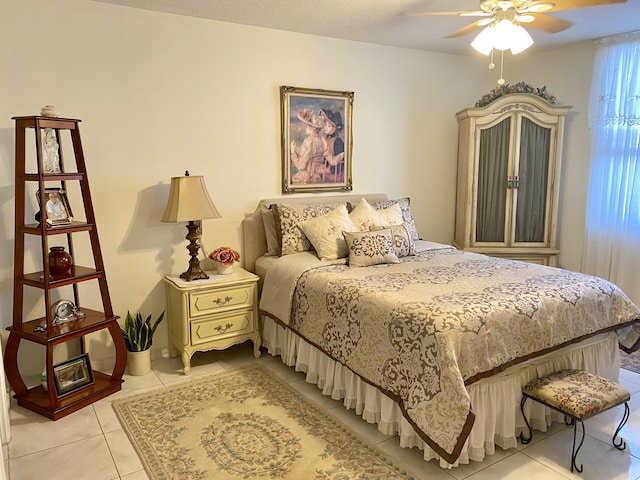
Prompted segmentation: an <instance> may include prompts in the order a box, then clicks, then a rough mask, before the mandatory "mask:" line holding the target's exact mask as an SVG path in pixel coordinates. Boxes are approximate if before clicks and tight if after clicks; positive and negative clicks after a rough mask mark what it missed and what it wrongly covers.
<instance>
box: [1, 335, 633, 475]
mask: <svg viewBox="0 0 640 480" xmlns="http://www.w3.org/2000/svg"><path fill="white" fill-rule="evenodd" d="M247 362H261V363H263V364H264V365H266V366H267V367H269V368H270V369H272V370H273V371H274V372H275V373H277V374H278V375H280V376H281V377H282V378H284V379H286V380H287V381H289V382H291V384H292V385H294V386H295V387H296V388H298V389H300V391H302V392H303V393H304V394H305V395H308V396H309V397H311V398H313V399H314V400H315V401H316V402H318V403H320V404H321V405H322V406H324V407H325V408H326V409H327V410H328V411H330V412H331V413H332V414H334V415H336V416H337V417H339V418H340V419H341V420H343V421H344V422H345V423H348V424H349V425H350V426H351V427H352V428H354V429H355V430H356V431H358V432H360V433H361V434H363V435H365V436H366V437H367V438H368V439H369V440H370V441H372V442H374V443H376V444H377V445H378V446H379V447H380V448H382V449H383V450H385V451H387V452H389V453H390V454H392V455H394V456H395V457H396V458H398V459H399V460H400V461H402V462H403V463H404V464H405V465H407V466H408V468H409V469H410V470H411V471H412V472H414V474H415V476H416V478H418V479H429V480H452V479H458V480H462V479H465V480H495V479H502V480H524V479H526V480H538V479H539V480H543V479H544V480H563V479H567V478H582V479H589V480H605V479H606V480H623V479H629V480H638V479H640V375H638V374H635V373H632V372H628V371H626V370H623V371H622V372H621V379H620V381H621V383H622V384H623V385H624V386H625V387H627V388H628V389H629V390H630V391H631V392H632V398H631V402H630V407H631V412H632V413H631V417H630V419H629V421H628V423H627V425H626V427H625V428H624V429H623V431H622V436H623V437H624V438H625V440H626V441H627V450H625V451H624V452H621V451H618V450H616V449H615V448H613V446H612V445H611V443H610V440H611V435H612V432H613V431H614V429H615V425H617V423H618V421H619V419H620V418H621V410H620V409H612V410H610V411H608V412H605V413H602V414H600V415H598V416H596V417H594V418H592V419H591V420H589V421H587V422H586V427H587V438H586V439H585V443H584V445H583V447H582V450H581V451H580V453H579V456H578V462H582V463H583V464H584V472H583V473H582V474H577V473H576V474H572V473H571V472H570V470H569V465H568V463H569V455H570V453H569V452H570V448H571V440H572V438H571V436H572V429H570V428H568V427H566V426H564V425H563V424H554V425H553V426H552V428H551V429H550V430H549V431H548V432H546V433H545V434H542V433H540V432H535V435H534V442H533V443H532V444H530V445H526V446H519V447H518V448H517V449H511V450H506V451H503V450H500V449H498V450H497V451H496V454H495V455H493V456H490V457H487V458H486V459H485V461H483V462H480V463H478V462H472V463H471V464H469V465H463V466H461V467H458V468H454V469H451V470H443V469H441V468H440V467H438V466H437V465H436V464H435V463H433V462H429V463H427V462H424V461H423V460H422V457H421V454H420V453H419V452H417V451H415V450H409V449H403V448H400V447H399V446H398V441H397V439H396V438H395V437H388V436H385V435H383V434H381V433H380V432H378V430H377V429H376V428H375V426H373V425H369V424H366V423H365V422H363V421H362V420H361V419H359V418H358V417H356V416H355V414H353V412H351V411H347V410H346V409H345V408H344V407H343V406H342V404H341V403H340V402H337V401H334V400H331V399H330V398H328V397H323V396H322V395H321V394H320V392H319V390H318V389H317V388H316V387H315V385H311V384H307V383H306V382H305V381H304V376H303V374H301V373H296V372H294V371H293V369H291V368H288V367H285V366H284V365H282V363H280V360H279V359H277V358H274V357H271V356H269V355H267V354H266V353H263V355H262V358H260V359H258V360H255V359H254V358H253V355H252V350H251V344H250V343H245V344H242V345H237V346H235V347H232V348H230V349H228V350H225V351H221V352H207V353H198V354H196V355H195V356H194V358H193V361H192V369H191V375H190V376H189V377H185V376H184V375H182V365H181V362H180V359H179V358H174V359H171V358H164V359H160V360H158V361H155V362H153V365H152V366H153V371H152V372H151V373H150V374H148V375H145V376H142V377H131V376H128V375H127V376H125V380H126V381H125V383H124V385H123V390H122V391H121V392H118V393H117V394H114V395H111V396H110V397H107V398H105V399H103V400H101V401H99V402H96V403H95V404H93V405H91V406H89V407H86V408H84V409H82V410H80V411H79V412H76V413H74V414H72V415H69V416H68V417H65V418H63V419H61V420H58V421H57V422H53V421H50V420H48V419H46V418H44V417H41V416H39V415H37V414H34V413H32V412H30V411H28V410H25V409H23V408H20V407H18V406H17V405H16V404H15V401H12V410H11V436H12V440H11V442H10V444H9V446H8V452H7V449H6V448H5V451H4V453H5V457H4V458H5V463H6V464H7V465H5V467H6V469H7V470H8V472H9V478H10V479H11V480H32V479H47V480H58V479H60V480H69V479H73V480H82V479H91V480H114V479H126V480H143V479H148V478H149V477H148V476H147V475H146V473H145V472H144V469H143V467H142V464H141V463H140V460H139V459H138V457H137V455H136V453H135V451H134V450H133V447H132V446H131V444H130V443H129V440H128V439H127V436H126V434H125V433H124V431H123V430H122V428H121V426H120V423H119V421H118V419H117V418H116V416H115V414H114V412H113V409H112V408H111V401H112V400H114V399H116V398H122V397H124V396H126V395H130V394H132V393H140V392H144V391H145V390H148V391H151V390H154V389H157V388H161V387H163V386H167V385H171V384H175V383H176V382H181V381H185V380H188V379H189V378H193V377H196V376H198V375H205V374H210V373H215V372H219V371H221V370H223V369H229V368H234V367H236V366H238V365H241V364H244V363H247Z"/></svg>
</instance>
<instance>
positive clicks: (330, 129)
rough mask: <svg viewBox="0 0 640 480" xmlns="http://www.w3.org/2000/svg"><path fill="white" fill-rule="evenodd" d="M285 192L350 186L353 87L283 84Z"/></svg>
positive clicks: (281, 92)
mask: <svg viewBox="0 0 640 480" xmlns="http://www.w3.org/2000/svg"><path fill="white" fill-rule="evenodd" d="M280 97H281V117H282V193H300V192H331V191H349V190H352V189H353V181H352V178H351V150H352V148H353V137H352V132H351V122H352V110H353V97H354V93H353V92H339V91H332V90H317V89H310V88H296V87H289V86H284V85H283V86H281V87H280Z"/></svg>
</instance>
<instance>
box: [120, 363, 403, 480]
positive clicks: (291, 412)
mask: <svg viewBox="0 0 640 480" xmlns="http://www.w3.org/2000/svg"><path fill="white" fill-rule="evenodd" d="M113 408H114V410H115V412H116V414H117V416H118V418H119V419H120V422H121V423H122V426H123V428H124V430H125V431H126V432H127V435H128V436H129V438H130V439H131V442H132V443H133V445H134V447H135V448H136V450H137V452H138V455H139V456H140V458H141V459H142V462H143V464H144V466H145V469H146V471H147V474H148V475H149V477H150V478H151V479H154V480H159V479H180V480H196V479H197V480H204V479H216V480H224V479H234V480H238V479H249V478H251V479H255V478H265V479H297V480H300V479H315V480H330V479H345V480H346V479H372V478H376V479H378V478H380V479H382V478H385V479H386V478H394V479H395V478H398V479H413V476H412V475H411V474H410V473H409V472H408V471H406V470H405V469H404V467H402V466H401V465H399V464H398V463H397V462H396V461H395V460H393V459H392V458H391V457H389V456H387V455H386V454H385V453H383V452H382V451H381V450H379V449H378V448H377V447H375V446H374V445H372V444H371V443H369V442H368V441H367V440H365V439H364V438H362V437H361V436H360V435H358V434H357V433H355V432H354V431H352V430H351V429H349V428H348V427H347V426H346V425H344V424H343V423H341V422H340V421H338V420H337V419H335V418H334V417H332V416H331V415H330V414H327V412H326V411H325V410H323V409H322V408H320V407H319V406H318V405H316V404H315V403H314V402H312V401H311V400H308V399H306V398H305V397H304V396H303V395H301V394H300V393H298V392H297V391H296V390H295V389H293V387H290V386H289V385H287V383H286V382H284V381H283V380H281V379H280V378H278V377H277V376H275V375H274V374H272V373H270V372H269V371H268V370H267V369H265V368H264V367H262V366H260V365H250V366H247V367H243V368H240V369H237V370H233V371H229V372H224V373H220V374H217V375H210V376H206V377H200V378H198V379H195V380H193V381H190V382H186V383H181V384H179V385H176V386H173V387H169V388H165V389H162V390H159V391H157V392H152V393H145V394H140V395H136V396H133V397H127V398H126V399H123V400H116V401H114V402H113Z"/></svg>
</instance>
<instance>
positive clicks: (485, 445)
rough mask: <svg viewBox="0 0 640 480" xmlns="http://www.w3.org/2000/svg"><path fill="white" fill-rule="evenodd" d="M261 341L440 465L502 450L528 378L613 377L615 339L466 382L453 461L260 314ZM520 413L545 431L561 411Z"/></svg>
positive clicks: (516, 424)
mask: <svg viewBox="0 0 640 480" xmlns="http://www.w3.org/2000/svg"><path fill="white" fill-rule="evenodd" d="M262 344H263V346H264V347H266V348H267V350H268V352H269V354H271V355H280V356H281V358H282V362H283V363H284V364H285V365H288V366H291V367H295V370H296V371H301V372H305V373H306V380H307V382H309V383H313V384H316V385H318V388H320V389H321V390H322V393H323V394H324V395H327V396H330V397H331V398H333V399H335V400H342V401H343V404H344V406H345V407H347V408H348V409H354V410H355V412H356V413H357V414H358V415H360V416H361V417H362V418H363V419H364V420H366V421H367V422H369V423H377V424H378V430H380V431H381V432H382V433H384V434H387V435H398V437H399V438H400V445H401V446H402V447H407V448H412V447H417V448H419V449H420V450H423V451H424V459H425V460H426V461H429V460H432V459H439V461H440V466H441V467H443V468H451V467H455V466H457V465H458V464H466V463H469V461H470V460H474V461H482V460H483V459H484V458H485V455H492V454H493V453H494V452H495V447H496V445H497V446H499V447H501V448H503V449H508V448H514V447H515V446H516V444H517V438H518V435H519V433H520V432H521V431H522V430H523V429H524V428H525V424H524V419H523V418H522V414H521V413H520V399H521V397H522V393H521V392H522V387H523V386H524V385H525V384H526V383H528V382H529V381H530V380H532V379H534V378H537V377H540V376H544V375H548V374H550V373H552V372H555V371H558V370H562V369H564V368H579V369H581V370H586V371H588V372H591V373H595V374H597V375H600V376H603V377H605V378H608V379H610V380H613V381H616V382H617V381H618V375H619V372H620V352H619V349H618V338H617V336H616V334H615V333H614V332H610V333H606V334H601V335H598V336H596V337H593V338H590V339H587V340H585V341H583V342H581V343H578V344H575V345H569V346H568V347H565V348H563V349H561V350H558V351H555V352H552V353H550V354H547V355H544V356H542V357H539V358H535V359H532V360H529V361H528V362H525V363H523V364H520V365H514V366H512V367H510V368H508V369H507V370H505V371H504V372H501V373H500V374H498V375H495V376H492V377H489V378H485V379H482V380H480V381H478V382H476V383H474V384H472V385H470V386H469V388H468V390H469V395H470V396H471V405H472V409H473V412H474V413H475V415H476V419H475V423H474V425H473V428H472V430H471V434H470V435H469V438H468V440H467V442H466V443H465V445H464V447H463V449H462V453H461V454H460V457H459V458H458V461H457V462H456V463H455V464H450V463H447V462H445V461H444V460H443V459H441V458H440V456H439V455H438V454H436V453H435V452H434V451H433V450H432V449H431V448H430V447H429V446H428V445H427V444H426V443H424V441H423V440H422V439H421V438H420V437H419V436H418V435H417V434H416V433H415V431H414V429H413V427H411V425H410V424H409V423H408V422H407V421H406V420H405V419H404V417H403V416H402V413H401V411H400V408H399V407H398V405H397V404H396V403H395V402H394V401H393V400H391V399H390V398H389V397H387V396H386V395H384V394H383V393H381V392H380V391H378V390H377V389H376V388H375V387H373V386H371V385H370V384H368V383H366V382H364V381H363V380H361V379H360V378H359V377H358V376H357V375H356V374H354V373H353V372H352V371H351V370H349V369H348V368H346V367H344V366H343V365H342V364H340V363H338V362H336V361H334V360H331V359H330V358H329V357H328V356H326V355H325V354H324V353H322V352H321V351H320V350H318V349H317V348H315V347H313V346H311V345H309V344H308V343H307V342H305V341H304V340H303V339H301V338H300V337H297V336H296V335H295V334H294V333H293V332H291V331H290V330H288V329H285V328H283V327H281V326H280V325H278V324H276V323H275V322H274V321H273V320H272V319H270V318H268V317H263V336H262ZM525 414H526V415H527V416H528V417H529V422H530V424H531V426H532V427H533V428H534V429H536V430H541V431H546V429H547V427H548V426H549V425H551V422H553V421H557V422H562V421H564V419H563V417H562V415H560V414H559V413H557V412H555V411H553V410H551V409H549V408H547V407H544V406H543V405H541V404H539V403H536V402H527V404H526V406H525Z"/></svg>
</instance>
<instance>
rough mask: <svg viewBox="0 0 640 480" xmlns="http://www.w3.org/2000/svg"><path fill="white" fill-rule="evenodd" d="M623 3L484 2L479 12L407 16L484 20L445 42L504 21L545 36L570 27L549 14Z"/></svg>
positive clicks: (575, 0)
mask: <svg viewBox="0 0 640 480" xmlns="http://www.w3.org/2000/svg"><path fill="white" fill-rule="evenodd" d="M626 1H627V0H556V1H555V2H548V1H544V0H541V1H537V0H484V1H482V2H481V3H480V10H469V11H457V12H456V11H453V12H420V13H413V14H410V15H458V16H461V17H484V18H482V19H480V20H476V21H475V22H473V23H470V24H469V25H466V26H464V27H462V28H460V29H458V30H456V31H455V32H453V33H450V34H449V35H447V37H446V38H454V37H460V36H462V35H466V34H468V33H470V32H472V31H474V30H475V29H476V28H482V27H484V26H489V25H492V24H498V23H499V22H500V21H501V20H508V21H510V22H512V23H514V24H521V23H524V24H527V26H528V27H531V28H536V29H539V30H544V31H545V32H548V33H558V32H562V31H563V30H566V29H568V28H569V27H570V26H571V25H572V23H571V22H568V21H566V20H562V19H560V18H557V17H552V16H549V15H545V14H546V13H549V12H559V11H562V10H572V9H576V8H583V7H593V6H598V5H609V4H613V3H625V2H626Z"/></svg>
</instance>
